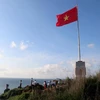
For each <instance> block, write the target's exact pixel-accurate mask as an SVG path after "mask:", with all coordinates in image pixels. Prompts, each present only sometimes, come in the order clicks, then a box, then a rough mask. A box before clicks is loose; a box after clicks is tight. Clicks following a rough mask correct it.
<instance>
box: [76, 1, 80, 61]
mask: <svg viewBox="0 0 100 100" xmlns="http://www.w3.org/2000/svg"><path fill="white" fill-rule="evenodd" d="M76 4H77V11H78V3H77V0H76ZM77 17H78V13H77ZM77 29H78V57H79V61H81V49H80V31H79V19H78V20H77Z"/></svg>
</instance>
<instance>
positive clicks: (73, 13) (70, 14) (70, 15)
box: [56, 7, 78, 26]
mask: <svg viewBox="0 0 100 100" xmlns="http://www.w3.org/2000/svg"><path fill="white" fill-rule="evenodd" d="M57 20H58V21H57V23H56V26H63V25H65V24H69V23H71V22H74V21H77V20H78V11H77V7H74V8H72V9H70V10H68V11H66V12H64V13H62V14H59V15H57Z"/></svg>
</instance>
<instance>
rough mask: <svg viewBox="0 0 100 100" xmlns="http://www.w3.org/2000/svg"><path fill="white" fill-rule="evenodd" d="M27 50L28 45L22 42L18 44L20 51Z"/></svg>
mask: <svg viewBox="0 0 100 100" xmlns="http://www.w3.org/2000/svg"><path fill="white" fill-rule="evenodd" d="M27 48H28V45H27V44H24V42H21V43H20V50H25V49H27Z"/></svg>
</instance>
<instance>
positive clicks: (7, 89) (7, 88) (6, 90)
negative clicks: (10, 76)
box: [4, 84, 10, 93]
mask: <svg viewBox="0 0 100 100" xmlns="http://www.w3.org/2000/svg"><path fill="white" fill-rule="evenodd" d="M9 90H10V89H9V84H6V89H5V90H4V93H5V92H8V91H9Z"/></svg>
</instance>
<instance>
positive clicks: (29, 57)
mask: <svg viewBox="0 0 100 100" xmlns="http://www.w3.org/2000/svg"><path fill="white" fill-rule="evenodd" d="M77 1H78V11H79V12H78V15H79V24H80V35H81V53H82V60H84V61H85V62H86V67H87V71H88V70H89V73H94V72H95V71H97V70H98V69H99V65H100V63H99V62H100V61H99V59H100V54H99V51H100V46H99V37H100V34H99V33H100V28H99V26H100V20H99V18H100V10H99V9H100V6H99V5H100V1H99V0H88V1H87V0H81V1H80V0H77ZM74 6H76V0H0V77H25V78H30V77H34V78H57V77H60V78H65V77H66V76H74V68H75V62H76V61H77V60H78V41H77V23H76V22H73V23H71V24H68V25H65V26H62V27H56V21H57V19H56V15H57V14H61V13H63V12H65V11H67V10H69V9H71V8H73V7H74ZM33 73H34V74H33Z"/></svg>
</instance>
